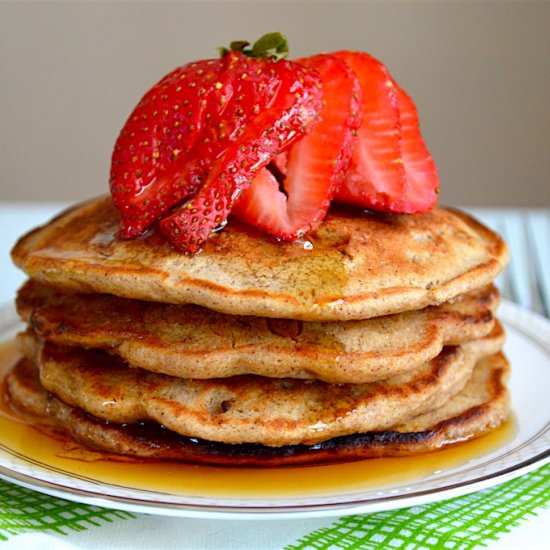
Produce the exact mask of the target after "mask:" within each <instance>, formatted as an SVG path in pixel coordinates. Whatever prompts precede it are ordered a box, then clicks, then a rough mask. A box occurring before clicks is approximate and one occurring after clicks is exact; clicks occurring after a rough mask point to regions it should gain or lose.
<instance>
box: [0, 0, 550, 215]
mask: <svg viewBox="0 0 550 550" xmlns="http://www.w3.org/2000/svg"><path fill="white" fill-rule="evenodd" d="M271 30H280V31H282V32H284V33H285V34H286V35H287V36H288V38H289V42H290V46H291V53H292V54H293V55H295V56H301V55H307V54H309V53H314V52H318V51H331V50H335V49H341V48H349V49H362V50H366V51H369V52H370V53H372V54H373V55H375V56H377V57H378V58H380V59H381V60H383V61H384V62H385V63H386V64H387V65H388V67H389V68H390V70H391V71H392V73H393V75H394V76H395V78H396V79H397V80H398V82H399V83H400V84H401V85H402V86H403V87H404V88H405V89H406V90H408V92H409V93H410V94H411V95H412V96H413V98H414V99H415V101H416V103H417V106H418V108H419V110H420V115H421V122H422V128H423V132H424V136H425V139H426V141H427V143H428V146H429V148H430V150H431V152H432V154H433V156H434V157H435V159H436V162H437V164H438V167H439V172H440V176H441V186H442V201H443V202H446V203H453V204H470V205H518V206H520V205H540V206H550V3H549V2H537V3H534V2H529V3H528V2H515V3H511V2H384V3H381V2H376V3H375V2H338V1H332V2H318V1H296V0H295V1H292V2H275V1H248V2H245V1H237V2H230V1H225V2H213V1H202V2H178V3H161V2H151V3H49V2H36V3H22V2H3V3H0V78H1V85H0V119H1V128H2V131H1V137H0V139H1V142H0V155H1V157H0V158H1V161H2V170H1V176H0V200H29V199H30V200H34V199H40V200H77V199H83V198H86V197H88V196H90V195H97V194H100V193H103V192H105V191H106V190H107V187H108V184H107V178H108V171H109V163H110V154H111V148H112V145H113V143H114V140H115V138H116V136H117V133H118V131H119V129H120V127H121V125H122V124H123V122H124V121H125V119H126V117H127V115H128V114H129V112H130V110H131V109H132V108H133V106H134V104H135V103H136V102H137V101H138V100H139V98H140V97H141V95H142V94H143V93H144V92H145V91H146V89H147V88H148V87H149V86H150V85H152V84H153V83H154V82H156V81H157V80H158V79H159V78H160V77H161V76H163V75H164V74H165V73H166V72H168V71H169V70H171V69H172V68H174V67H176V66H177V65H181V64H184V63H186V62H188V61H190V60H193V59H197V58H205V57H213V56H215V55H216V47H217V46H220V45H225V44H228V43H229V41H230V40H232V39H236V38H247V39H249V40H253V39H255V38H257V37H258V36H260V35H261V34H263V33H264V32H267V31H271Z"/></svg>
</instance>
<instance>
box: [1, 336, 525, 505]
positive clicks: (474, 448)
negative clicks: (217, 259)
mask: <svg viewBox="0 0 550 550" xmlns="http://www.w3.org/2000/svg"><path fill="white" fill-rule="evenodd" d="M17 358H18V352H17V351H16V349H15V344H14V342H8V343H5V344H0V390H2V391H1V394H0V443H1V444H2V446H3V447H4V448H7V449H9V450H10V451H12V452H13V453H17V454H18V455H19V456H21V455H22V456H26V457H31V458H32V460H33V462H34V463H35V464H37V463H38V464H41V465H44V466H45V467H48V468H55V469H57V470H62V471H63V472H64V473H66V474H68V475H72V476H77V477H80V478H86V479H89V480H94V481H100V482H103V483H108V484H111V485H116V486H124V487H131V488H136V489H143V490H148V491H160V492H166V493H172V494H174V493H181V494H188V495H189V494H190V495H196V496H203V497H216V498H224V497H233V498H238V497H243V498H244V497H263V498H269V497H283V496H286V497H292V496H301V497H307V496H316V495H322V494H327V493H332V492H338V493H342V492H346V491H360V490H366V489H369V490H376V489H377V488H387V487H388V486H392V485H399V484H403V483H408V482H413V481H416V480H419V479H422V478H425V477H427V476H430V475H432V474H434V473H436V472H439V471H442V470H448V469H451V468H454V467H457V466H460V465H463V464H465V463H467V462H468V461H470V460H473V459H475V458H478V457H480V456H482V455H485V454H487V453H489V452H491V451H494V450H495V449H497V448H498V447H500V446H502V445H504V444H505V443H507V442H508V441H510V440H511V439H512V438H513V436H514V434H515V423H514V421H513V420H509V421H508V422H506V423H504V424H503V425H502V426H500V427H499V428H497V429H495V430H493V431H492V432H491V433H489V434H488V435H485V436H483V437H480V438H478V439H475V440H473V441H469V442H466V443H461V444H458V445H455V446H453V447H450V448H448V449H444V450H441V451H435V452H431V453H425V454H421V455H416V456H414V457H398V458H380V459H367V460H361V461H357V462H348V463H341V464H327V465H313V466H290V467H280V468H265V469H262V468H231V467H214V466H198V465H190V464H183V463H178V462H160V461H141V460H135V459H131V458H125V457H117V456H113V455H106V454H104V453H100V452H95V451H91V450H88V449H85V448H83V447H81V446H79V445H78V444H77V443H75V442H74V441H72V439H70V438H68V437H64V436H62V435H60V434H59V433H56V432H54V431H48V430H46V429H44V428H43V427H38V426H34V425H32V424H31V423H29V422H28V420H27V421H26V420H25V419H24V418H22V417H21V416H19V415H17V414H15V413H14V412H13V411H12V410H11V409H10V407H9V404H8V403H7V401H6V399H5V395H4V391H3V387H4V385H3V384H2V381H3V379H4V377H5V375H6V374H7V372H8V371H9V370H10V368H11V366H12V365H14V363H15V361H16V360H17Z"/></svg>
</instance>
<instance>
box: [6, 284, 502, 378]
mask: <svg viewBox="0 0 550 550" xmlns="http://www.w3.org/2000/svg"><path fill="white" fill-rule="evenodd" d="M498 301H499V296H498V291H497V290H496V288H495V287H494V286H489V287H485V288H483V289H480V290H476V291H472V292H470V293H468V294H466V295H463V296H460V297H458V298H456V299H455V300H453V301H452V303H449V302H447V303H445V304H442V305H440V306H432V307H427V308H425V309H423V310H418V311H411V312H405V313H401V314H395V315H391V316H385V317H377V318H374V319H369V320H365V321H347V322H325V323H315V322H310V323H308V322H303V321H295V320H288V319H286V320H283V319H281V320H278V319H269V318H265V317H264V318H262V317H249V316H248V317H245V316H235V315H226V314H223V313H217V312H214V311H211V310H208V309H205V308H202V307H200V306H192V305H168V304H158V303H152V302H144V301H138V300H129V299H125V298H118V297H115V296H111V295H108V294H64V293H62V292H60V291H58V290H56V289H53V288H51V287H47V286H44V285H42V284H40V283H37V282H36V281H28V282H27V283H26V284H25V285H24V286H23V287H22V288H21V289H20V291H19V293H18V296H17V310H18V312H19V314H20V315H21V317H22V318H23V319H24V320H25V321H26V322H27V323H28V324H29V325H30V326H31V327H32V328H33V330H34V331H35V332H36V333H37V334H38V335H39V336H41V337H42V338H44V339H47V340H50V341H52V342H55V343H57V344H62V345H71V346H79V347H85V348H101V349H105V350H107V351H109V352H110V353H114V354H116V355H119V356H120V357H121V358H123V359H124V360H125V361H126V362H127V363H129V364H130V365H132V366H134V367H140V368H143V369H145V370H149V371H152V372H160V373H164V374H169V375H172V376H177V377H179V378H201V379H203V378H220V377H229V376H236V375H239V374H257V375H261V376H268V377H274V378H301V379H308V378H316V379H320V380H324V381H326V382H332V383H356V384H360V383H367V382H372V381H375V380H380V379H385V378H389V377H390V376H395V375H397V374H399V373H402V372H406V371H410V370H413V369H414V368H416V367H418V366H419V365H421V364H422V363H424V362H426V361H429V360H430V359H432V358H434V357H435V356H437V355H438V354H439V353H440V352H441V350H442V348H443V346H444V345H456V344H461V343H463V342H467V341H469V340H474V339H477V338H481V337H483V336H485V335H487V334H488V333H489V332H490V330H491V329H492V327H493V324H494V318H493V311H494V310H495V309H496V307H497V305H498Z"/></svg>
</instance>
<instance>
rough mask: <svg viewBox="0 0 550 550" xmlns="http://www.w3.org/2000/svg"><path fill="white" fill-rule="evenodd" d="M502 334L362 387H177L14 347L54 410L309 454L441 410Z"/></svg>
mask: <svg viewBox="0 0 550 550" xmlns="http://www.w3.org/2000/svg"><path fill="white" fill-rule="evenodd" d="M503 339H504V334H503V331H502V328H501V327H500V325H498V324H497V325H496V326H495V328H494V329H493V331H492V332H491V334H490V335H488V336H486V337H484V338H481V339H478V340H474V341H472V342H468V343H465V344H462V345H461V346H448V347H445V348H444V349H443V351H442V352H441V353H440V354H439V355H438V356H437V357H436V358H434V359H433V360H431V361H429V362H427V363H425V364H424V365H422V366H420V367H418V368H417V369H415V370H414V371H412V372H410V373H406V374H401V375H398V376H394V377H392V378H390V379H388V380H385V381H380V382H374V383H370V384H327V383H325V382H320V381H317V380H294V379H288V378H283V379H273V378H265V377H259V376H253V375H247V376H234V377H231V378H218V379H211V380H193V379H181V378H175V377H172V376H167V375H162V374H154V373H150V372H148V371H144V370H142V369H137V368H129V367H128V366H126V365H125V364H124V363H123V362H122V361H120V360H119V359H118V358H116V357H114V356H112V355H109V354H107V353H105V352H103V351H98V350H83V349H81V348H75V347H64V346H58V345H56V344H53V343H52V342H48V341H45V342H44V341H42V342H40V341H39V340H38V339H37V338H36V337H35V336H33V335H32V334H31V333H26V334H24V335H22V337H21V338H20V341H21V342H22V348H23V351H24V352H25V354H26V355H27V356H28V357H34V358H35V361H36V363H37V365H38V367H39V371H40V381H41V383H42V385H43V386H44V387H45V388H46V389H47V390H48V391H50V392H51V393H53V394H54V395H55V396H57V397H58V398H60V399H61V400H62V401H63V402H65V403H67V404H69V405H71V406H73V407H78V408H81V409H83V410H85V411H86V412H88V413H90V414H92V415H93V416H96V417H99V418H101V419H103V420H107V421H109V422H114V423H118V424H124V423H128V424H133V423H137V422H142V421H154V422H157V423H159V424H162V425H164V426H166V427H167V428H169V429H170V430H173V431H175V432H177V433H180V434H182V435H186V436H190V437H197V438H202V439H207V440H211V441H220V442H224V443H261V444H263V445H268V446H281V445H295V444H307V445H311V444H314V443H317V442H319V441H324V440H326V439H330V438H333V437H337V436H341V435H348V434H353V433H362V432H367V431H374V430H376V431H379V430H386V429H388V428H390V427H391V426H394V425H397V424H401V423H403V422H406V421H408V420H409V419H410V418H411V417H413V416H417V415H419V414H422V413H425V412H427V411H429V410H432V409H435V408H438V407H440V406H441V405H443V404H444V403H445V402H446V401H447V400H448V399H450V398H451V397H452V396H453V395H455V394H456V393H458V392H459V391H460V390H462V388H463V387H464V386H465V384H466V383H467V381H468V379H469V378H470V376H471V373H472V370H473V368H474V365H475V363H476V362H477V361H478V360H479V359H481V358H482V357H484V356H487V355H490V354H493V353H496V352H497V351H498V350H500V348H501V346H502V343H503Z"/></svg>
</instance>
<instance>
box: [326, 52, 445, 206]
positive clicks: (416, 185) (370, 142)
mask: <svg viewBox="0 0 550 550" xmlns="http://www.w3.org/2000/svg"><path fill="white" fill-rule="evenodd" d="M334 55H336V56H338V57H339V58H341V59H343V60H344V61H345V62H346V63H347V64H348V66H349V67H350V68H351V69H352V70H353V71H354V72H355V73H356V74H357V76H358V78H359V81H360V84H361V88H362V90H363V103H362V109H361V117H362V120H361V126H360V128H359V130H358V132H357V142H356V144H355V146H354V150H353V155H352V160H351V163H350V169H349V172H348V175H347V177H346V180H345V182H344V183H343V185H342V186H341V187H340V189H339V190H338V192H337V193H336V197H335V200H338V201H340V202H345V203H348V204H353V205H357V206H361V207H366V208H371V209H374V210H382V211H387V212H399V213H416V212H425V211H427V210H429V209H431V208H432V207H433V206H434V205H435V203H436V202H437V189H438V185H439V182H438V176H437V171H436V168H435V164H434V162H433V160H432V158H431V156H430V154H429V152H428V150H427V149H426V146H425V144H424V141H423V140H422V136H421V134H420V129H419V127H418V115H417V112H416V108H415V107H414V104H413V103H412V101H411V99H410V98H409V97H408V96H407V95H406V93H405V92H404V91H403V90H402V89H401V88H399V86H397V84H396V83H395V81H394V80H393V78H392V77H391V75H390V74H389V72H388V70H387V68H386V67H385V66H384V65H383V64H382V63H380V62H379V61H377V60H376V59H374V58H373V57H372V56H370V55H369V54H367V53H362V52H349V51H340V52H336V53H335V54H334Z"/></svg>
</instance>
